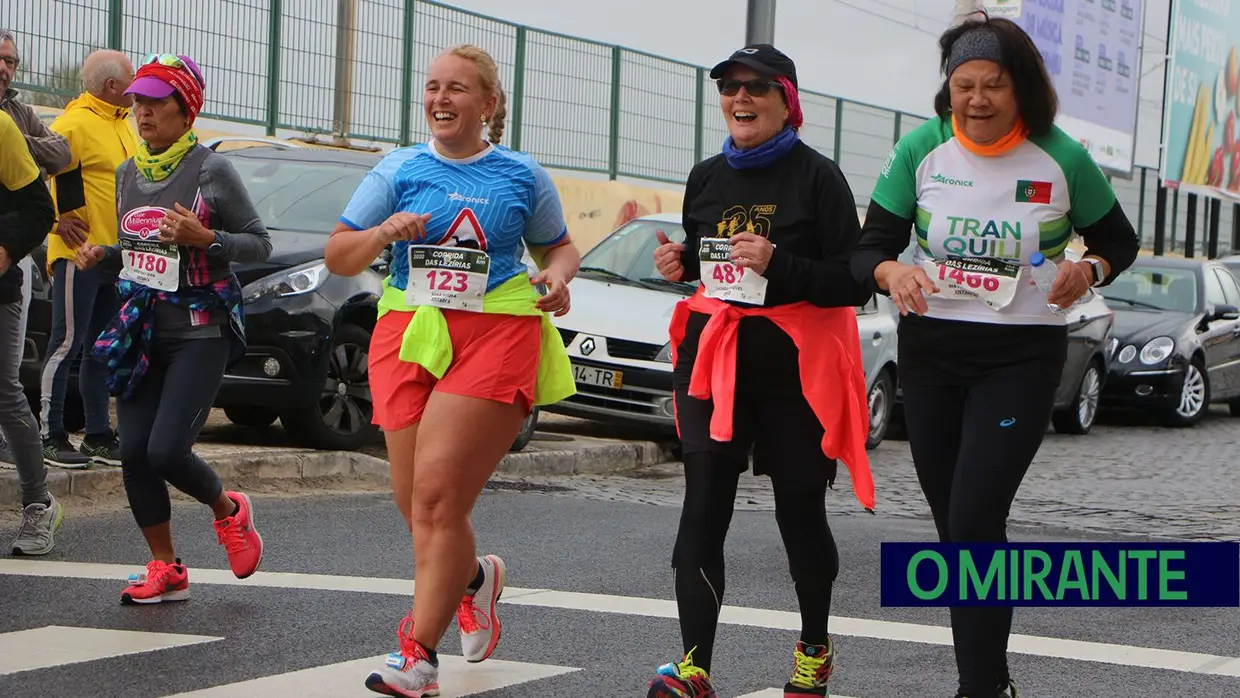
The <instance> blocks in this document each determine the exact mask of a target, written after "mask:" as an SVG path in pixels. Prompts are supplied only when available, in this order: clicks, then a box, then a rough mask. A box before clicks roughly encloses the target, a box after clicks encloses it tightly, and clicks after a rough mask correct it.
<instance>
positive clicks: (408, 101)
mask: <svg viewBox="0 0 1240 698" xmlns="http://www.w3.org/2000/svg"><path fill="white" fill-rule="evenodd" d="M417 12H418V8H417V4H416V3H414V2H413V0H406V2H405V15H404V22H403V23H402V29H401V36H402V43H401V46H400V70H401V73H400V144H401V145H402V146H405V145H409V143H410V142H411V141H412V140H413V123H412V120H413V115H412V112H413V18H414V16H415V15H416V14H417Z"/></svg>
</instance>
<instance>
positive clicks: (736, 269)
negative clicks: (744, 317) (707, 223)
mask: <svg viewBox="0 0 1240 698" xmlns="http://www.w3.org/2000/svg"><path fill="white" fill-rule="evenodd" d="M698 261H699V263H700V264H701V269H702V286H703V287H704V288H705V289H706V296H707V297H709V298H718V299H719V300H722V301H739V302H741V303H752V304H754V305H762V303H763V302H765V301H766V285H767V280H766V277H764V276H762V275H761V274H759V273H758V272H756V271H754V270H752V269H746V268H745V267H742V266H740V265H738V264H736V263H735V262H733V261H732V243H731V242H729V241H728V239H727V238H702V239H701V241H700V242H699V243H698Z"/></svg>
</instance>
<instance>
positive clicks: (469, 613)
mask: <svg viewBox="0 0 1240 698" xmlns="http://www.w3.org/2000/svg"><path fill="white" fill-rule="evenodd" d="M478 564H479V565H481V566H482V575H483V581H482V587H481V588H479V589H478V591H477V592H475V593H474V594H473V595H472V596H470V595H466V596H465V598H463V599H461V605H460V606H458V607H457V609H456V624H457V626H459V627H460V630H461V654H462V655H464V657H465V661H467V662H481V661H483V660H485V659H486V658H487V657H490V656H491V653H492V652H494V651H495V646H496V645H498V644H499V636H500V631H501V627H500V622H499V614H498V613H497V611H496V608H495V607H496V605H497V604H498V603H499V597H500V596H501V595H502V594H503V593H504V580H505V579H506V578H507V576H508V570H507V568H506V567H505V566H504V561H503V560H501V559H500V557H499V556H498V555H487V556H486V557H482V558H478Z"/></svg>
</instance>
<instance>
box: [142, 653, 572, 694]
mask: <svg viewBox="0 0 1240 698" xmlns="http://www.w3.org/2000/svg"><path fill="white" fill-rule="evenodd" d="M386 656H387V655H379V656H377V657H367V658H365V659H355V660H352V661H347V662H340V663H338V664H328V665H325V666H317V667H312V668H310V669H302V670H299V671H291V672H288V673H285V674H275V675H272V676H264V677H262V678H258V679H253V680H250V681H241V682H238V683H230V684H225V685H222V686H215V687H213V688H205V689H202V690H200V691H190V692H189V693H177V694H175V695H171V696H166V697H165V698H234V697H235V698H243V697H250V696H275V695H281V696H298V698H350V697H351V696H357V697H358V698H362V697H363V696H374V695H375V694H374V693H371V692H370V691H369V690H367V689H366V687H365V686H364V685H363V681H365V679H366V676H367V675H369V674H370V672H371V671H374V670H375V669H376V668H377V667H381V666H383V660H384V659H385V658H386ZM574 671H581V670H580V669H577V668H573V667H564V666H555V665H551V664H531V663H527V662H512V661H505V660H502V659H488V660H487V661H485V662H482V663H479V664H469V663H468V662H466V661H465V659H464V658H463V657H458V656H453V655H444V654H441V655H439V689H440V692H441V693H440V695H441V696H443V698H451V697H452V696H471V695H474V694H477V693H483V692H485V691H493V690H495V689H498V688H504V687H507V686H516V685H518V684H523V683H529V682H532V681H540V680H542V679H549V678H552V677H554V676H561V675H563V674H568V673H571V672H574Z"/></svg>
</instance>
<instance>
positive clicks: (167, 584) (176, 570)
mask: <svg viewBox="0 0 1240 698" xmlns="http://www.w3.org/2000/svg"><path fill="white" fill-rule="evenodd" d="M188 598H189V570H188V569H187V568H186V567H185V565H182V564H181V559H180V558H177V561H176V562H175V563H173V564H171V565H170V564H168V563H166V562H163V561H161V560H151V561H150V562H148V563H146V572H145V573H142V572H139V573H137V574H131V575H129V586H127V587H125V591H123V592H121V603H122V604H125V605H132V604H144V603H163V602H164V601H185V600H186V599H188Z"/></svg>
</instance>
